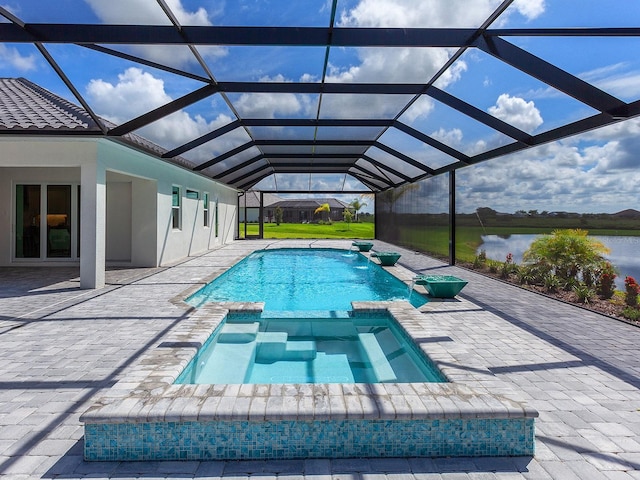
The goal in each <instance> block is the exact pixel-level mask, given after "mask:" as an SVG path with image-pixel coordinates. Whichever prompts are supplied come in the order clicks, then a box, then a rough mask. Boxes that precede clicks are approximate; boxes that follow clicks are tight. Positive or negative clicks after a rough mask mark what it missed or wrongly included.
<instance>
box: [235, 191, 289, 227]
mask: <svg viewBox="0 0 640 480" xmlns="http://www.w3.org/2000/svg"><path fill="white" fill-rule="evenodd" d="M281 200H282V198H280V197H279V196H277V195H274V194H273V193H263V194H262V203H263V212H264V215H265V219H264V221H265V222H272V221H273V219H272V220H269V217H268V215H267V211H268V210H269V207H270V206H271V205H273V204H274V203H276V202H279V201H281ZM238 206H239V208H240V211H239V212H238V215H239V218H240V222H242V223H244V217H245V210H246V216H247V221H248V222H249V223H258V219H259V218H260V192H257V191H255V190H249V191H247V192H246V193H245V194H244V195H242V196H240V198H239V200H238Z"/></svg>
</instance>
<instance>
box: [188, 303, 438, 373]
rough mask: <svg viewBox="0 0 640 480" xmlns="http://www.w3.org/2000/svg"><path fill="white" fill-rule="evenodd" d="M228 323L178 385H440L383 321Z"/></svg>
mask: <svg viewBox="0 0 640 480" xmlns="http://www.w3.org/2000/svg"><path fill="white" fill-rule="evenodd" d="M233 318H234V317H231V319H227V320H226V321H225V322H224V323H223V324H222V325H220V327H218V329H217V330H216V332H214V334H213V335H212V336H211V337H210V338H209V341H207V343H206V344H205V345H204V346H203V348H202V349H200V350H199V351H198V353H197V354H196V356H195V357H194V358H193V360H192V361H191V362H190V363H189V365H187V368H186V369H185V370H184V372H182V374H181V375H180V376H179V377H178V379H177V380H176V383H177V384H184V383H195V384H278V383H296V384H301V383H389V382H395V383H410V382H445V381H446V378H445V377H444V376H443V375H442V374H441V373H440V371H439V370H438V369H437V368H436V367H435V366H434V365H433V364H432V363H431V362H429V361H428V359H427V358H426V357H425V356H424V354H423V353H422V352H419V351H418V350H417V348H416V347H415V346H414V345H413V343H412V342H411V340H409V338H408V337H407V335H406V333H404V332H403V331H402V330H401V328H400V326H399V325H398V324H397V322H395V321H394V320H393V319H392V318H390V317H389V316H388V315H385V316H372V315H368V316H366V317H355V318H354V317H350V316H343V317H342V318H340V317H339V318H308V317H307V318H262V317H261V316H259V315H253V316H245V317H243V318H242V319H241V320H238V319H236V320H234V319H233ZM236 318H237V317H236Z"/></svg>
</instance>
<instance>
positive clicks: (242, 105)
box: [234, 93, 312, 118]
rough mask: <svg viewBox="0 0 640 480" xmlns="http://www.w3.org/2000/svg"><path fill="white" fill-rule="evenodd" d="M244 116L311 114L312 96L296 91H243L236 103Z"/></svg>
mask: <svg viewBox="0 0 640 480" xmlns="http://www.w3.org/2000/svg"><path fill="white" fill-rule="evenodd" d="M234 105H235V107H236V109H237V110H238V112H239V113H240V115H241V116H243V117H250V118H276V117H278V116H285V117H295V116H299V115H302V116H307V117H308V116H310V113H309V112H310V110H309V109H310V108H311V107H312V101H311V98H310V97H309V96H307V95H297V94H294V93H280V94H271V93H243V94H242V95H241V96H240V98H239V99H238V100H237V101H236V102H235V103H234Z"/></svg>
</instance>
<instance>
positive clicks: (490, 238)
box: [477, 234, 640, 290]
mask: <svg viewBox="0 0 640 480" xmlns="http://www.w3.org/2000/svg"><path fill="white" fill-rule="evenodd" d="M538 236H539V235H536V234H514V235H505V236H503V235H483V236H482V242H483V243H482V245H480V246H479V247H478V250H477V253H480V251H481V250H484V251H485V252H486V254H487V258H490V259H492V260H498V261H504V260H505V258H506V256H507V254H508V253H511V254H512V255H513V261H514V262H515V263H518V264H520V263H522V255H523V254H524V252H525V251H526V250H527V249H528V248H529V246H530V245H531V243H532V242H533V240H534V239H536V238H537V237H538ZM591 238H594V239H596V240H598V241H600V242H602V243H603V244H604V245H605V246H606V247H607V248H609V249H610V250H611V253H610V254H608V255H606V257H607V259H608V260H609V261H610V262H611V263H612V264H613V265H614V266H615V267H616V268H617V269H618V277H617V278H616V288H618V289H619V290H624V277H625V276H627V275H629V276H632V277H634V278H635V279H640V237H630V236H623V235H617V236H600V235H593V236H591Z"/></svg>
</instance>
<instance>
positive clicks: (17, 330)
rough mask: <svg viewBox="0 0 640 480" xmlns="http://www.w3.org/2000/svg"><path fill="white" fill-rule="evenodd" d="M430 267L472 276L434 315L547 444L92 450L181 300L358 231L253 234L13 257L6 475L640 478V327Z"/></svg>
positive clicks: (413, 265)
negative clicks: (100, 272) (178, 250)
mask: <svg viewBox="0 0 640 480" xmlns="http://www.w3.org/2000/svg"><path fill="white" fill-rule="evenodd" d="M374 243H375V247H374V248H375V249H376V250H391V249H393V250H395V251H398V252H399V253H401V254H402V257H401V259H400V262H399V263H400V264H401V265H403V266H404V267H406V268H409V269H411V270H413V271H415V272H416V273H438V274H450V275H455V276H458V277H461V278H464V279H465V280H469V285H467V287H466V288H465V290H464V291H463V292H462V294H461V295H459V297H458V300H457V301H453V302H432V303H431V304H428V305H427V307H425V308H424V309H423V312H424V313H423V316H424V321H425V322H426V323H428V324H429V325H430V328H431V329H432V330H433V331H434V332H436V333H437V335H436V336H435V337H434V339H435V340H437V341H440V342H442V345H443V346H444V347H446V348H447V349H448V350H449V351H451V352H452V354H453V355H455V356H456V358H457V359H458V361H462V362H464V358H465V356H469V357H470V358H471V357H473V359H474V362H473V364H470V365H469V368H470V370H471V369H472V368H475V365H476V362H477V359H480V360H481V362H482V364H483V366H484V368H485V369H489V370H490V371H491V372H492V373H493V374H494V375H493V377H490V378H486V380H485V384H484V385H485V387H486V388H487V389H490V390H491V391H492V392H494V393H501V394H503V395H504V396H507V397H508V398H512V399H514V400H517V401H525V402H527V403H528V404H529V405H531V406H532V407H533V408H535V409H536V410H538V411H539V413H540V417H539V418H538V419H537V420H536V455H535V457H534V458H527V457H515V458H503V457H498V458H496V457H493V458H473V459H472V458H455V459H446V458H441V459H423V458H420V459H366V460H353V459H351V460H290V461H231V462H224V461H216V462H125V463H119V462H94V463H87V462H84V461H83V459H82V442H83V439H82V435H83V430H82V424H81V423H80V421H79V417H80V415H81V414H82V413H84V412H85V411H86V410H87V408H88V407H89V406H90V405H91V404H92V403H93V401H94V400H95V398H96V397H97V396H99V395H100V394H101V393H104V392H105V391H106V390H107V389H109V388H110V387H111V386H112V385H114V384H115V383H116V382H117V381H118V380H120V379H122V378H124V377H126V371H127V369H128V368H129V367H130V366H131V365H132V364H135V362H136V361H137V360H138V359H139V358H140V356H141V355H142V354H144V353H145V352H146V351H147V350H149V349H150V348H153V347H154V346H155V345H156V344H158V343H159V342H160V340H161V339H162V338H163V336H164V335H165V334H166V333H167V332H169V331H170V330H171V329H172V328H173V327H174V326H175V325H176V324H177V323H179V322H180V320H181V319H183V318H185V315H186V311H185V309H184V308H183V307H181V306H179V305H175V304H173V303H170V302H169V299H171V298H173V297H174V296H176V295H178V294H180V293H181V292H182V291H184V290H186V289H187V288H189V287H191V286H192V285H194V284H196V283H198V282H199V281H200V280H201V279H202V278H205V277H207V276H209V275H210V274H212V273H213V272H214V271H216V270H223V269H225V268H227V267H228V266H229V265H231V264H233V263H235V261H237V260H238V259H239V258H241V257H243V256H244V255H246V254H247V253H249V252H250V251H253V250H254V249H258V248H263V247H265V246H267V245H272V246H275V245H277V246H283V247H284V246H309V245H310V244H313V245H314V246H323V247H341V248H350V246H351V242H350V241H329V240H319V241H312V240H297V241H269V240H261V241H241V242H236V243H234V244H232V245H229V246H225V247H223V248H220V249H218V250H214V251H211V252H208V253H207V254H205V255H202V256H198V257H193V258H190V259H188V260H186V261H184V262H181V263H179V264H177V265H174V266H172V267H167V268H158V269H139V270H126V269H116V270H111V271H109V272H108V277H107V281H108V285H107V286H106V287H105V288H104V289H101V290H98V291H83V290H80V289H79V279H78V270H77V269H74V268H66V267H62V268H3V269H0V349H1V351H2V357H0V475H3V476H4V477H3V478H53V477H62V478H81V477H92V478H101V477H103V478H113V477H117V478H135V477H140V476H143V477H153V478H164V477H166V478H193V477H194V476H195V477H203V476H208V477H211V476H213V477H237V478H247V477H248V476H250V475H251V476H262V477H271V476H274V477H275V476H276V475H277V476H291V477H293V476H295V477H298V478H303V477H304V478H311V477H313V478H314V479H323V478H326V479H327V480H328V479H331V478H337V477H341V476H349V477H353V478H356V477H360V476H361V477H362V478H372V477H374V476H375V477H378V478H389V479H394V478H400V477H402V478H416V479H418V478H434V479H436V478H437V479H453V478H455V479H470V480H471V479H479V478H482V479H507V478H508V479H517V478H540V479H545V478H557V479H563V480H564V479H600V478H605V479H606V478H610V479H632V478H640V413H638V411H639V409H640V390H639V387H640V372H639V369H640V329H639V328H636V327H633V326H630V325H627V324H625V323H622V322H618V321H615V320H612V319H609V318H607V317H604V316H601V315H598V314H595V313H591V312H588V311H585V310H582V309H579V308H577V307H574V306H571V305H565V304H562V303H559V302H556V301H554V300H551V299H547V298H545V297H542V296H540V295H536V294H534V293H530V292H527V291H524V290H522V289H519V288H517V287H513V286H509V285H505V284H503V283H500V282H497V281H495V280H492V279H489V278H486V277H482V276H480V275H477V274H475V273H473V272H469V271H466V270H463V269H460V268H456V267H448V266H446V265H444V264H442V263H441V262H439V261H436V260H434V259H432V258H429V257H427V256H424V255H419V254H415V253H413V252H411V251H407V250H405V249H402V248H398V247H396V246H393V245H389V244H385V243H383V242H378V241H375V242H374Z"/></svg>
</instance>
